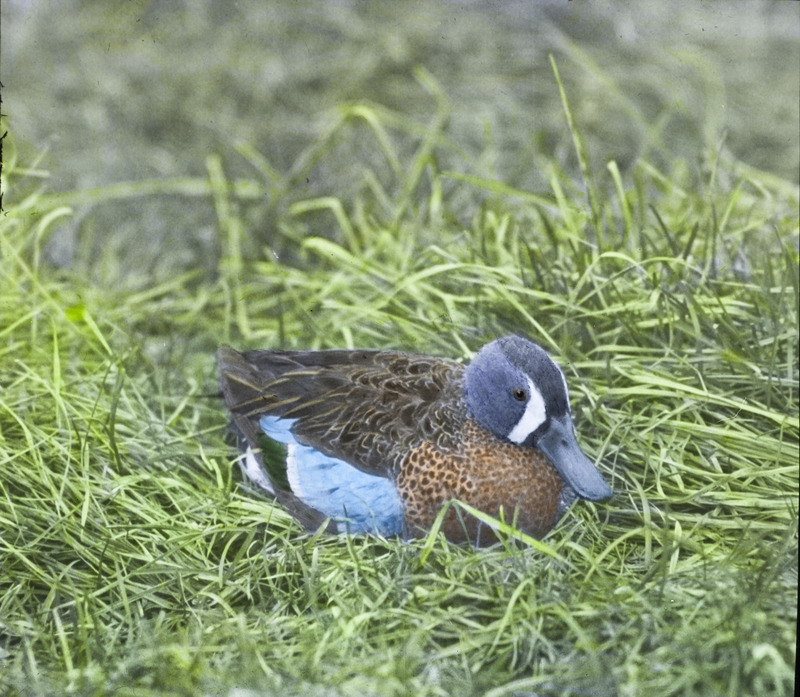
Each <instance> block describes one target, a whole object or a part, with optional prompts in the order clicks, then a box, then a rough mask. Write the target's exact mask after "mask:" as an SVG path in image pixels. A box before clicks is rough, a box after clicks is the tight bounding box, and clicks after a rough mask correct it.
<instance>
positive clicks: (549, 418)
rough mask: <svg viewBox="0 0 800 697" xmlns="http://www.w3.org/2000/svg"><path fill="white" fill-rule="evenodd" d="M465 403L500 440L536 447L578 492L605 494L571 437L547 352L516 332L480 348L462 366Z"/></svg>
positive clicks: (562, 384)
mask: <svg viewBox="0 0 800 697" xmlns="http://www.w3.org/2000/svg"><path fill="white" fill-rule="evenodd" d="M465 390H466V398H467V406H468V407H469V410H470V412H471V413H472V416H473V417H474V418H475V420H476V421H477V422H478V423H479V424H480V425H481V426H483V427H484V428H486V429H488V430H489V431H491V432H492V433H493V434H494V435H495V436H497V437H498V438H500V439H502V440H508V441H511V442H512V443H516V444H517V445H520V446H523V447H528V448H536V449H538V450H541V451H542V452H543V453H544V454H545V455H546V456H547V458H548V459H549V460H550V462H551V463H552V464H553V466H554V467H555V468H556V470H558V473H559V474H560V475H561V477H562V479H563V480H564V481H565V482H566V483H567V484H568V485H569V486H570V487H572V488H573V489H574V490H575V491H576V492H577V494H578V495H579V496H581V497H582V498H585V499H590V500H592V501H599V500H602V499H606V498H608V497H609V496H611V493H612V492H611V489H610V488H609V487H608V485H607V484H606V483H605V482H604V481H603V478H602V477H601V476H600V473H599V472H598V471H597V469H596V468H595V466H594V464H593V463H592V462H591V461H590V460H589V459H588V458H587V457H586V456H585V455H584V454H583V452H581V449H580V447H579V446H578V443H577V441H576V440H575V431H574V428H573V425H572V412H571V410H570V406H569V395H568V393H567V383H566V380H565V379H564V374H563V373H562V372H561V369H560V368H559V367H558V366H557V365H556V364H555V363H554V362H553V360H552V359H551V358H550V356H548V355H547V352H546V351H545V350H544V349H543V348H541V347H540V346H538V345H537V344H534V343H533V342H532V341H529V340H528V339H524V338H522V337H521V336H506V337H503V338H502V339H497V340H495V341H492V342H491V343H489V344H487V345H486V346H484V347H483V348H482V349H481V350H480V351H478V353H477V354H476V356H475V357H474V358H473V359H472V362H471V363H470V364H469V365H468V366H467V369H466V375H465Z"/></svg>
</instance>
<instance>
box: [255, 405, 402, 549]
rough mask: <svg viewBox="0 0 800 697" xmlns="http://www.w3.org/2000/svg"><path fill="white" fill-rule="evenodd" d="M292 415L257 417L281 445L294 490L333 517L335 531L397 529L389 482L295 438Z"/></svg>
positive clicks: (397, 508)
mask: <svg viewBox="0 0 800 697" xmlns="http://www.w3.org/2000/svg"><path fill="white" fill-rule="evenodd" d="M295 421H296V419H281V418H279V417H277V416H262V417H261V419H260V420H259V422H258V423H259V426H260V427H261V430H262V431H264V433H265V434H267V436H269V437H270V438H272V439H273V440H275V441H278V442H279V443H284V444H285V445H286V448H287V457H286V475H287V478H288V480H289V486H290V487H291V489H292V491H293V492H294V494H295V496H297V498H299V499H300V500H301V501H302V502H303V503H305V504H306V505H308V506H311V507H312V508H315V509H316V510H318V511H320V512H321V513H322V514H323V515H325V516H327V517H328V518H330V519H331V520H333V521H335V522H336V524H337V526H338V528H339V532H367V533H373V534H375V533H377V534H380V535H386V536H390V535H400V534H402V532H403V503H402V501H401V500H400V496H399V495H398V493H397V488H396V487H395V485H394V482H392V481H391V480H390V479H386V478H385V477H378V476H375V475H372V474H367V473H366V472H362V471H361V470H360V469H358V468H357V467H353V465H350V464H348V463H347V462H345V461H344V460H338V459H337V458H334V457H329V456H328V455H324V454H323V453H321V452H319V451H318V450H315V449H314V448H311V447H309V446H307V445H302V444H301V443H298V442H297V440H296V439H295V437H294V434H293V433H292V426H293V425H294V423H295Z"/></svg>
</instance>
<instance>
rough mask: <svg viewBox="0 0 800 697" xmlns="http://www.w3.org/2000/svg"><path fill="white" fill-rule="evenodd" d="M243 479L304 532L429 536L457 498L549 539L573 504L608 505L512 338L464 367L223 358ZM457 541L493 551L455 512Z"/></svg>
mask: <svg viewBox="0 0 800 697" xmlns="http://www.w3.org/2000/svg"><path fill="white" fill-rule="evenodd" d="M218 359H219V371H220V385H221V387H222V393H223V395H224V398H225V402H226V403H227V405H228V408H229V409H230V411H231V414H232V415H233V420H234V422H235V424H236V426H237V427H238V428H239V430H240V431H241V432H242V434H243V435H244V438H245V440H246V441H247V447H246V451H245V455H244V458H243V460H244V462H243V469H244V471H245V474H246V476H247V477H248V478H249V479H250V480H251V481H252V482H253V483H254V484H256V485H257V486H259V487H261V488H262V489H265V490H266V491H268V492H270V493H271V494H273V495H275V496H276V497H277V498H278V499H279V500H280V501H281V502H282V503H283V505H284V506H286V507H287V508H288V510H289V511H290V512H291V513H292V514H293V515H294V516H295V517H296V518H298V520H300V521H301V522H302V523H303V524H304V525H305V526H306V527H307V528H309V529H316V528H317V527H318V526H319V525H320V524H321V523H322V522H323V521H324V520H325V519H326V518H327V519H330V521H331V522H330V523H329V529H330V530H331V531H337V530H338V531H339V532H344V531H350V532H371V533H377V534H381V535H404V536H415V535H421V534H423V533H424V532H425V531H427V530H428V529H429V528H430V526H431V524H432V523H433V521H434V520H435V518H436V515H437V513H438V512H439V510H440V508H441V506H442V504H444V503H445V502H447V501H449V500H451V499H459V500H461V501H463V502H465V503H468V504H470V505H472V506H474V507H475V508H478V509H479V510H482V511H485V512H486V513H489V514H490V515H493V516H499V515H500V514H501V511H502V515H504V516H505V519H506V520H507V521H512V520H513V521H514V522H515V524H516V525H517V527H518V528H519V529H521V530H524V531H526V532H528V533H529V534H531V535H534V536H536V537H541V536H543V535H544V534H545V533H547V532H548V531H549V530H550V529H551V528H553V526H554V525H555V524H556V522H557V521H558V519H559V518H560V517H561V515H562V514H563V513H564V511H566V509H567V508H568V507H569V506H570V505H571V504H572V502H573V501H574V500H575V499H576V498H584V499H588V500H590V501H601V500H603V499H606V498H608V497H610V496H611V493H612V492H611V489H610V488H609V487H608V485H607V484H606V483H605V482H604V481H603V479H602V477H601V476H600V474H599V472H598V471H597V470H596V469H595V466H594V465H593V464H592V462H591V461H590V460H589V459H588V458H587V457H586V456H585V455H584V454H583V453H582V452H581V450H580V448H579V447H578V444H577V442H576V440H575V434H574V431H573V425H572V416H571V412H570V406H569V397H568V394H567V384H566V381H565V380H564V374H563V373H562V372H561V370H560V369H559V367H558V366H557V365H556V364H555V363H554V362H553V361H552V360H551V359H550V357H549V356H548V355H547V353H546V352H545V351H544V350H543V349H542V348H541V347H539V346H538V345H536V344H534V343H533V342H531V341H529V340H527V339H524V338H522V337H519V336H507V337H504V338H502V339H497V340H496V341H492V342H491V343H489V344H487V345H486V346H484V347H483V348H482V349H481V350H480V351H479V352H478V354H477V355H476V356H475V357H474V359H473V360H472V362H471V363H470V364H469V365H468V366H467V367H466V368H464V366H463V365H461V364H460V363H456V362H454V361H450V360H447V359H443V358H434V357H431V356H422V355H413V354H408V353H400V352H396V351H361V350H352V351H351V350H333V351H248V352H246V353H239V352H238V351H235V350H233V349H232V348H230V347H228V346H222V347H221V348H220V349H219V354H218ZM443 531H444V533H445V535H446V536H447V537H448V539H450V540H452V541H464V540H467V539H469V540H471V541H472V542H473V543H475V544H481V543H482V542H483V543H484V544H486V543H489V542H492V541H494V537H493V536H492V535H487V532H488V531H487V530H486V529H485V528H484V531H483V532H484V534H483V539H482V538H481V525H480V523H479V521H477V520H476V519H474V518H472V517H471V516H467V515H462V514H461V513H460V512H459V513H456V511H455V510H451V511H450V512H449V513H448V514H447V516H446V517H445V520H444V524H443Z"/></svg>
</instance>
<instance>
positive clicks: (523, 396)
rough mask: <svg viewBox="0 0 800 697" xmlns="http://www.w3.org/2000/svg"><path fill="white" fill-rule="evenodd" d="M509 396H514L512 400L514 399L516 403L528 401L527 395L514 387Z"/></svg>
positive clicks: (519, 388)
mask: <svg viewBox="0 0 800 697" xmlns="http://www.w3.org/2000/svg"><path fill="white" fill-rule="evenodd" d="M511 394H512V395H514V399H516V400H517V401H518V402H524V401H525V400H526V399H528V393H527V392H526V391H525V390H523V389H522V388H521V387H515V388H514V389H513V390H511Z"/></svg>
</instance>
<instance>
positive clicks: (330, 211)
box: [0, 68, 798, 697]
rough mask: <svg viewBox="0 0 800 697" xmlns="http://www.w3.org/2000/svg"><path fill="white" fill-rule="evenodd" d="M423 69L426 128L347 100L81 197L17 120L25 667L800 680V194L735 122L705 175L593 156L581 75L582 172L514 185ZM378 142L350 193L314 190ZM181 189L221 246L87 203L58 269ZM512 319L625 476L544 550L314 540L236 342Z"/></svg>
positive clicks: (16, 503)
mask: <svg viewBox="0 0 800 697" xmlns="http://www.w3.org/2000/svg"><path fill="white" fill-rule="evenodd" d="M562 70H563V68H562ZM418 77H419V80H420V81H421V83H422V84H423V85H424V86H425V88H426V89H428V90H429V91H430V92H431V93H432V94H433V95H434V97H435V104H436V106H435V109H434V110H432V112H431V114H430V118H429V120H428V121H427V122H425V121H417V120H413V119H411V118H410V117H408V116H407V115H404V114H403V113H399V112H395V111H391V110H389V109H387V108H384V107H379V106H377V105H375V104H370V103H363V102H359V103H351V104H347V105H345V106H342V108H341V109H340V111H339V112H338V117H336V118H332V119H331V120H330V124H329V127H328V128H327V130H326V131H325V133H324V134H323V136H322V137H320V138H319V139H318V140H317V141H315V142H314V143H313V144H311V145H310V146H309V147H308V149H307V150H306V151H304V152H302V153H301V154H300V155H299V156H298V158H297V160H296V162H295V164H294V165H293V166H292V167H291V168H290V169H288V170H287V171H285V172H284V171H280V170H278V169H277V168H274V167H273V166H272V165H270V164H269V163H268V162H267V160H265V159H264V157H263V155H261V154H259V153H258V152H256V151H255V149H254V148H252V147H249V146H247V145H242V146H240V148H239V150H240V153H241V155H242V157H243V159H244V161H245V162H249V163H250V165H251V166H252V171H253V172H255V173H256V174H254V175H253V176H252V178H250V179H247V180H241V179H239V180H235V181H234V180H230V179H229V178H228V175H227V174H226V171H227V170H226V167H225V166H224V164H223V163H222V162H221V160H220V159H219V158H217V157H215V156H214V155H211V156H209V159H208V161H207V170H208V177H207V178H198V179H185V180H180V181H176V180H167V181H161V182H158V181H156V182H144V183H139V184H135V183H134V184H129V185H118V186H115V187H108V188H101V189H97V190H91V191H76V192H74V193H72V194H68V195H65V194H58V195H55V194H49V193H46V192H44V191H42V190H40V189H39V188H38V186H37V183H36V182H37V177H38V176H39V175H40V174H41V173H38V172H37V171H36V170H34V169H26V167H25V165H24V163H19V162H16V161H15V158H14V154H13V152H11V151H10V148H11V147H12V146H13V142H14V141H13V140H7V148H6V170H5V172H4V173H5V176H6V182H5V184H6V187H7V191H6V199H5V205H6V207H7V209H8V211H7V214H6V215H4V216H3V217H2V218H0V279H1V281H0V555H1V557H0V558H1V559H2V569H0V693H2V694H4V695H5V694H8V695H28V694H32V695H39V694H42V695H45V694H59V693H70V694H78V695H100V694H104V695H110V694H114V695H131V696H133V695H135V696H137V697H138V696H143V697H144V696H151V695H203V694H231V695H248V696H249V695H273V694H274V695H326V696H327V695H446V694H454V695H455V694H458V695H471V694H474V695H478V694H486V695H492V697H501V696H508V697H510V696H511V695H520V696H521V695H551V694H552V695H587V694H591V695H667V694H670V695H672V694H680V695H704V696H708V695H744V694H758V695H784V694H791V693H792V685H793V681H794V664H795V638H796V616H797V562H798V559H797V518H798V516H797V507H798V322H797V302H798V252H797V249H798V221H797V207H798V192H797V187H796V185H795V184H793V183H791V182H788V181H784V180H782V179H780V178H779V177H776V176H775V175H771V174H767V173H763V172H760V171H758V170H756V169H754V168H752V167H748V166H746V165H745V164H744V163H741V162H738V161H736V160H735V159H733V158H732V157H731V156H730V155H728V154H726V153H724V152H723V153H719V152H717V151H716V150H714V149H713V147H712V146H713V145H714V144H711V145H710V146H709V150H708V152H706V153H703V156H704V158H705V159H704V162H705V166H704V167H702V168H699V169H697V168H694V167H692V166H690V165H688V164H687V163H686V162H684V161H681V160H678V161H676V162H674V163H673V164H672V166H671V168H670V169H669V170H667V171H664V169H663V168H661V169H660V168H659V167H657V166H656V165H655V164H653V163H651V162H649V161H648V160H647V159H644V158H642V159H639V160H638V161H637V162H635V164H634V165H633V166H631V167H630V168H626V169H625V170H624V171H621V169H620V168H619V167H618V166H617V165H616V164H615V163H614V162H609V163H608V166H607V167H606V169H605V170H602V169H600V170H593V169H592V167H591V164H594V165H597V163H588V162H587V161H586V159H587V157H588V155H586V148H585V146H584V145H583V143H584V141H586V140H588V139H589V136H588V135H586V134H583V133H581V131H580V128H579V126H578V125H575V119H573V118H571V113H572V112H571V110H570V108H569V104H568V103H567V101H566V97H567V95H568V91H565V92H564V93H563V95H562V96H563V97H564V107H565V108H566V113H567V114H568V116H570V118H569V119H567V120H565V121H567V122H569V123H571V124H573V126H572V136H573V139H574V142H575V144H576V146H577V150H576V152H577V153H578V159H579V160H580V167H579V168H578V172H579V174H578V175H577V176H575V175H573V174H570V173H568V172H567V171H566V170H565V169H563V168H562V167H561V166H560V165H559V164H558V162H557V161H556V160H548V161H547V168H548V170H547V179H548V181H549V189H548V190H546V191H541V192H531V191H526V190H522V189H518V188H515V187H514V186H513V185H511V184H508V183H506V182H503V181H500V180H498V179H497V178H496V177H495V176H494V175H493V174H492V171H491V167H490V166H489V165H485V163H484V162H483V161H478V162H476V161H472V160H470V159H469V158H468V157H467V156H466V155H464V154H463V153H462V152H461V150H460V149H459V145H458V143H454V142H452V141H451V140H450V139H449V136H448V131H447V125H446V124H447V122H448V117H449V102H448V99H447V96H446V95H445V93H444V91H443V90H442V89H441V88H440V87H439V86H438V85H437V83H436V82H435V81H434V80H433V79H432V77H431V76H430V75H428V74H427V73H426V72H425V71H422V70H420V71H419V72H418ZM654 137H655V136H654ZM11 138H13V133H12V136H11ZM354 142H358V143H359V147H360V148H361V149H362V151H364V152H366V153H368V155H367V156H366V159H365V160H364V161H361V162H357V163H354V164H353V166H352V170H351V171H352V175H353V178H352V180H349V181H348V182H347V186H346V187H344V186H343V187H342V188H343V189H345V188H346V190H347V192H348V193H347V195H344V194H342V195H337V193H335V192H336V187H332V190H333V193H331V194H330V195H326V196H314V197H309V196H307V195H306V193H305V190H304V188H303V186H302V182H304V181H305V180H307V179H308V178H310V177H312V176H313V175H314V174H317V175H318V174H319V172H321V171H322V172H324V171H325V167H326V163H327V162H328V160H329V159H331V158H335V157H336V153H337V149H338V148H339V147H341V145H342V144H343V143H344V144H348V143H349V144H352V143H354ZM401 143H402V144H403V147H400V145H399V144H401ZM409 143H410V144H411V145H412V146H413V147H408V144H409ZM489 159H490V158H489ZM445 161H446V162H447V163H448V168H447V169H445V168H443V167H441V165H440V163H442V162H445ZM454 163H455V164H454ZM593 172H594V173H593ZM598 172H599V173H598ZM157 192H159V193H163V192H168V193H171V194H173V195H180V196H183V197H184V200H185V201H186V205H187V206H192V205H194V202H196V201H201V200H205V199H207V198H209V197H210V199H211V200H212V201H213V203H214V209H215V211H216V238H215V240H214V249H215V250H216V251H215V254H216V261H217V263H216V268H214V269H212V270H210V271H209V270H206V269H196V270H189V271H186V272H184V273H182V274H178V275H175V276H174V277H171V278H168V279H167V280H163V281H162V280H158V281H153V282H147V281H140V282H138V283H137V282H134V281H130V280H126V281H125V282H121V283H119V284H115V283H113V282H111V281H109V280H108V279H114V278H115V277H122V276H124V275H125V264H126V260H125V259H124V258H120V257H119V256H118V255H116V253H115V248H114V247H113V246H111V247H109V248H106V251H105V252H103V253H102V254H100V255H99V256H96V257H95V256H92V255H93V254H94V253H95V250H97V249H98V244H97V242H98V241H99V240H101V239H102V236H103V234H104V233H103V231H102V230H97V229H94V230H92V229H89V230H85V231H83V232H82V235H83V237H82V242H81V245H82V246H81V247H80V249H79V250H78V254H77V262H76V263H75V266H74V267H73V268H71V269H65V268H57V267H55V266H53V265H52V264H49V263H47V262H46V261H45V258H46V255H45V252H44V249H45V246H46V244H47V242H48V240H49V239H50V238H51V237H52V235H53V234H54V231H55V230H56V229H57V227H58V226H59V225H61V224H63V222H64V221H66V220H69V219H70V217H71V215H72V212H71V210H70V209H69V208H67V207H66V206H69V205H72V204H75V205H77V203H80V202H92V203H95V204H97V205H114V203H115V202H116V201H118V200H119V199H134V200H136V199H137V197H149V196H151V195H154V194H155V193H157ZM586 192H588V194H587V193H586ZM256 221H258V224H256ZM82 255H83V256H82ZM509 332H520V333H524V334H527V335H528V336H530V337H532V338H534V339H536V340H537V341H539V342H540V343H542V344H543V345H544V346H546V347H547V349H548V350H550V351H551V352H552V354H553V355H554V356H555V357H556V359H557V360H558V361H559V362H560V364H561V365H562V366H563V367H564V368H565V372H566V374H567V378H568V382H569V384H570V388H571V395H572V403H573V409H574V412H575V416H576V422H577V428H578V433H579V439H580V441H581V442H582V444H583V445H584V447H585V449H586V451H587V452H588V453H589V454H590V455H591V456H592V457H595V458H597V459H598V460H599V461H601V463H602V464H601V471H602V472H603V474H604V476H605V478H606V479H607V481H609V482H610V483H611V484H612V486H613V488H614V490H615V492H616V495H615V497H614V498H613V499H612V500H611V501H610V502H608V503H607V504H602V505H592V504H588V503H585V502H583V503H580V504H578V505H576V506H574V507H573V508H572V509H571V511H570V512H569V514H568V515H567V516H566V517H565V519H564V520H563V521H562V522H561V524H560V525H559V526H558V527H557V529H556V530H554V531H553V532H552V533H551V534H550V535H548V536H547V538H546V539H545V540H544V543H545V544H546V546H547V551H546V552H545V551H542V550H541V549H536V548H534V547H531V546H529V545H526V544H524V543H522V544H519V543H515V542H513V541H512V540H511V539H509V541H508V542H507V543H505V544H501V545H498V546H496V547H494V548H491V549H487V550H472V549H469V548H468V547H459V546H453V545H450V544H448V543H447V542H446V541H444V540H443V539H442V538H441V537H439V536H435V535H432V536H431V537H429V538H428V539H424V540H419V541H415V542H412V543H407V544H406V543H401V542H398V541H396V540H380V539H376V538H364V537H357V538H347V537H325V536H311V537H309V536H306V535H304V534H303V533H302V531H301V530H300V529H299V528H298V527H297V526H296V525H294V524H293V522H292V521H291V520H290V519H289V518H288V516H287V515H286V514H285V513H284V512H282V511H281V510H280V509H279V508H277V507H276V506H274V505H272V504H271V503H270V502H269V501H266V500H264V499H261V498H258V497H257V496H254V495H253V494H251V493H249V492H248V491H247V490H246V489H244V488H243V487H242V486H241V485H240V482H239V474H238V471H237V468H236V466H235V464H234V458H235V452H234V449H233V447H232V444H231V442H230V439H229V438H228V437H227V420H226V416H225V414H224V411H223V407H222V404H221V400H220V399H218V398H217V396H216V383H215V379H216V378H215V366H214V362H213V361H214V359H213V355H214V349H215V347H216V345H217V344H218V343H221V342H228V343H231V344H234V345H236V346H240V347H263V348H266V347H299V348H324V347H335V346H367V347H395V348H403V349H409V350H414V351H424V352H430V353H435V354H440V355H444V356H449V357H455V358H465V359H467V358H468V357H469V356H470V354H471V353H472V352H473V351H475V350H477V348H479V347H480V346H481V345H482V344H483V343H485V342H486V341H487V340H489V339H491V338H492V337H495V336H497V335H500V334H504V333H509ZM547 552H549V553H547Z"/></svg>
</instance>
